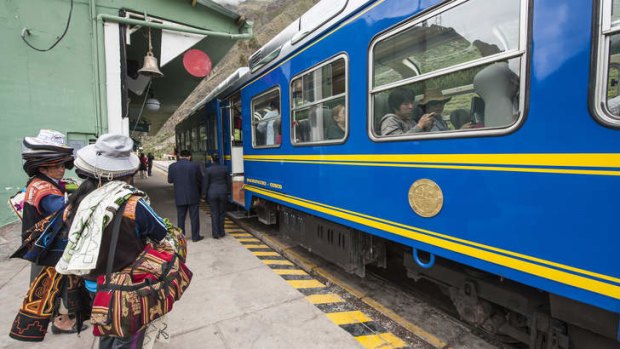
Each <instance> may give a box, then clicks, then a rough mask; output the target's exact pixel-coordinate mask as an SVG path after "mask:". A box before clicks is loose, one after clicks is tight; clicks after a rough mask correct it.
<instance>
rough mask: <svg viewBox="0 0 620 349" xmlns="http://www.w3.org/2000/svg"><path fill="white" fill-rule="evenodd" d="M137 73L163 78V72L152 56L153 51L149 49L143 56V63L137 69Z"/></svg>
mask: <svg viewBox="0 0 620 349" xmlns="http://www.w3.org/2000/svg"><path fill="white" fill-rule="evenodd" d="M138 73H140V74H142V75H144V76H148V77H151V78H163V77H164V73H162V72H161V71H160V70H159V64H158V63H157V58H156V57H155V56H153V52H151V51H149V52H147V53H146V56H144V64H143V65H142V68H140V70H138Z"/></svg>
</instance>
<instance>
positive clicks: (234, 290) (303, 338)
mask: <svg viewBox="0 0 620 349" xmlns="http://www.w3.org/2000/svg"><path fill="white" fill-rule="evenodd" d="M135 184H136V186H137V187H139V188H140V189H143V190H144V191H146V192H147V193H148V194H149V196H150V198H151V204H152V206H153V208H154V209H155V210H156V212H158V214H160V215H161V216H162V217H168V218H170V219H171V221H172V222H176V218H175V217H176V209H175V205H174V195H173V188H172V186H171V185H169V184H167V183H166V173H165V172H164V171H162V170H161V169H158V168H157V167H156V168H154V170H153V176H152V177H149V178H147V179H142V180H141V179H138V178H136V183H135ZM200 219H201V222H200V223H201V229H200V230H201V235H203V236H204V237H205V239H204V240H202V241H200V242H196V243H194V242H192V241H189V242H188V245H189V246H188V261H187V264H188V266H189V268H190V269H191V270H192V272H193V273H194V277H193V280H192V283H191V285H190V287H189V288H188V290H187V291H186V293H185V294H184V295H183V298H182V299H181V300H180V301H179V302H177V303H175V306H174V309H173V311H172V312H171V313H170V314H169V315H168V326H169V333H170V335H171V338H170V343H169V344H162V343H155V346H154V348H168V347H171V348H172V347H174V348H364V347H366V348H371V347H373V348H376V347H381V348H396V347H406V346H408V344H405V342H403V341H402V340H400V339H399V338H398V337H395V336H393V335H392V334H391V333H380V334H379V335H376V334H368V335H364V334H362V335H358V336H355V335H354V333H353V334H352V331H353V332H355V331H358V332H359V331H363V330H364V329H365V328H364V326H361V327H360V326H358V327H359V328H356V327H355V326H348V325H347V324H346V323H347V321H348V322H351V321H350V319H352V318H353V319H354V320H355V319H357V320H356V321H358V322H360V323H363V322H364V321H365V320H366V319H363V318H360V317H363V314H362V315H359V314H357V313H356V312H355V311H344V312H340V314H343V315H346V316H331V317H330V316H326V314H325V310H324V309H323V310H322V309H320V308H321V305H325V304H326V303H330V302H335V300H334V297H337V296H332V295H329V294H324V293H322V292H321V291H320V288H321V285H320V283H318V282H317V281H312V280H311V278H310V277H306V275H304V274H305V273H304V272H303V271H301V270H299V269H297V268H296V267H295V266H294V265H293V264H292V263H290V262H289V261H287V260H285V259H283V258H282V257H278V256H275V255H274V256H272V255H271V252H269V250H268V249H265V248H266V247H267V246H264V245H261V243H260V241H259V240H256V239H254V238H253V237H251V236H250V235H249V234H246V233H243V232H242V231H241V230H240V229H239V230H237V229H235V226H234V223H233V222H232V221H228V222H227V231H228V232H230V234H228V235H227V236H226V237H225V238H223V239H219V240H214V239H212V238H211V232H210V218H209V217H208V213H207V212H205V211H204V210H203V211H201V215H200ZM186 224H187V228H188V229H189V222H186ZM19 239H20V225H19V224H12V225H9V226H6V227H4V228H2V230H0V329H2V331H3V333H2V334H1V335H0V348H59V347H67V348H97V347H98V345H97V343H98V340H97V338H95V337H94V336H93V335H92V329H91V328H90V327H89V329H87V330H86V331H85V332H83V333H82V334H80V336H77V335H75V334H64V335H54V334H52V333H51V332H48V334H47V336H46V338H45V340H44V341H43V342H41V343H24V342H18V341H15V340H13V339H11V338H10V337H9V336H8V332H9V329H10V326H11V323H12V321H13V319H14V318H15V315H16V313H17V310H18V309H19V307H20V305H21V302H22V299H23V296H24V295H25V292H26V290H27V283H28V278H29V272H30V265H29V263H27V262H25V261H22V260H11V259H8V256H9V255H10V254H11V253H12V252H13V251H14V250H15V249H16V248H17V247H18V245H19ZM252 247H254V248H252ZM269 261H271V262H269ZM274 265H275V267H274ZM278 265H280V266H278ZM295 274H296V275H295ZM317 283H318V284H317ZM317 290H319V291H318V292H315V291H317ZM345 310H346V309H345ZM343 321H344V325H343ZM353 325H355V324H353ZM347 326H348V327H349V330H347V328H348V327H347ZM365 327H366V329H367V327H368V326H365ZM358 334H359V333H358ZM422 347H424V346H422Z"/></svg>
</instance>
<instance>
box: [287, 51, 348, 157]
mask: <svg viewBox="0 0 620 349" xmlns="http://www.w3.org/2000/svg"><path fill="white" fill-rule="evenodd" d="M340 58H343V59H344V80H345V81H344V89H345V90H344V94H338V95H337V96H331V97H329V98H322V99H320V100H317V101H314V102H312V103H308V104H305V105H304V106H303V107H304V108H307V107H312V106H315V105H318V104H321V103H324V102H326V101H330V100H335V99H338V98H342V97H344V107H345V111H346V115H345V118H346V125H347V129H346V130H345V132H344V137H343V138H341V139H334V140H322V141H314V142H303V143H297V142H294V141H293V130H292V125H293V117H294V111H296V110H299V109H302V108H298V107H296V106H295V104H294V103H293V93H292V91H293V82H294V81H295V80H297V79H298V78H299V79H302V81H303V76H304V75H307V74H311V73H313V72H315V71H317V70H319V69H321V68H323V67H324V66H326V65H328V64H330V63H333V62H335V61H337V60H338V59H340ZM349 115H350V112H349V55H348V54H347V53H346V52H340V53H338V54H336V55H334V56H332V57H330V58H328V59H326V60H324V61H322V62H320V63H318V64H316V65H313V66H312V67H310V68H307V69H306V70H304V71H302V72H300V73H298V74H297V75H295V76H293V77H292V78H291V80H290V85H289V142H291V145H292V146H294V147H305V146H316V145H338V144H343V143H345V142H346V141H347V139H348V138H349V129H350V128H351V120H350V117H349Z"/></svg>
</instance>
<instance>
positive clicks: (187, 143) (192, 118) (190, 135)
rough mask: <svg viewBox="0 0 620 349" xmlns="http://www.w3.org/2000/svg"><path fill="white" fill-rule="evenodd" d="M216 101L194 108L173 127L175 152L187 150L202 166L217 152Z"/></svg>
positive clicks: (218, 139)
mask: <svg viewBox="0 0 620 349" xmlns="http://www.w3.org/2000/svg"><path fill="white" fill-rule="evenodd" d="M218 113H219V111H218V104H217V101H214V102H213V103H210V104H208V105H206V106H204V107H203V108H200V109H194V110H192V112H191V113H190V115H189V116H188V117H187V118H186V119H185V120H183V121H181V122H180V123H179V124H177V126H176V127H175V148H176V150H177V152H180V151H181V150H189V152H190V153H191V155H192V160H193V161H196V162H197V163H199V164H200V165H201V168H202V169H203V170H204V167H205V166H206V165H207V164H208V163H209V159H210V158H209V155H210V154H213V153H217V152H219V149H220V145H219V144H220V139H221V137H220V136H219V135H218V130H219V126H218V124H217V120H218V119H217V115H218Z"/></svg>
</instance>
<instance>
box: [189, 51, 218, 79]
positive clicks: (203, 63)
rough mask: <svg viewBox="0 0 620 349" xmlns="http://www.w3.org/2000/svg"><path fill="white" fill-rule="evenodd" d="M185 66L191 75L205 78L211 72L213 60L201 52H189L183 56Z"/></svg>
mask: <svg viewBox="0 0 620 349" xmlns="http://www.w3.org/2000/svg"><path fill="white" fill-rule="evenodd" d="M183 66H184V67H185V70H187V72H188V73H190V74H191V75H193V76H195V77H197V78H204V77H205V76H207V75H208V74H209V73H210V72H211V58H209V55H207V54H206V53H204V52H202V51H200V50H196V49H192V50H188V51H187V52H185V54H183Z"/></svg>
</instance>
